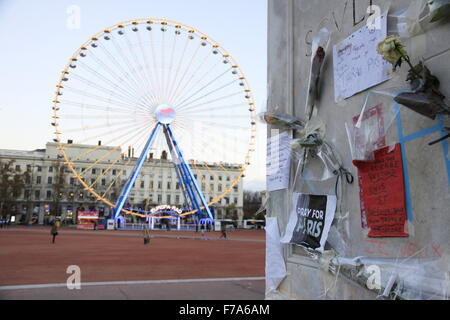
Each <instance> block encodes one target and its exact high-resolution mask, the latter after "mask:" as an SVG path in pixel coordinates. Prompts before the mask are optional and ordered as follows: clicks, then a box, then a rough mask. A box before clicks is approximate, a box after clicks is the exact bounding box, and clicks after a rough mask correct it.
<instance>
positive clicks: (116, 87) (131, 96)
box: [72, 61, 136, 100]
mask: <svg viewBox="0 0 450 320" xmlns="http://www.w3.org/2000/svg"><path fill="white" fill-rule="evenodd" d="M77 64H78V65H79V66H81V67H82V68H83V69H85V70H86V71H88V72H89V73H90V74H91V75H93V76H95V77H96V78H97V79H100V80H102V81H103V82H104V83H106V84H108V85H109V86H110V87H111V88H114V90H118V91H120V92H121V93H122V94H123V95H124V96H127V98H128V99H131V100H133V99H136V94H133V93H132V92H130V91H127V90H125V89H124V88H122V87H121V86H120V85H119V84H120V83H121V82H120V81H116V82H114V81H112V80H110V79H109V78H107V77H106V76H104V75H103V74H101V73H100V72H98V71H96V70H94V69H93V68H92V67H90V66H88V65H87V64H85V63H84V62H82V61H79V62H78V63H77ZM72 74H73V73H72ZM79 77H80V76H79Z"/></svg>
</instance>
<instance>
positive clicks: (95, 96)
mask: <svg viewBox="0 0 450 320" xmlns="http://www.w3.org/2000/svg"><path fill="white" fill-rule="evenodd" d="M64 89H65V90H68V91H70V92H73V93H74V94H77V95H79V96H82V97H89V98H92V99H95V100H97V101H102V102H106V103H108V104H113V105H114V106H121V107H123V108H126V109H130V110H134V109H136V108H139V109H141V110H142V111H148V109H146V108H144V107H143V106H140V105H139V104H138V103H136V104H135V105H134V106H133V105H130V104H128V103H125V102H122V101H118V100H114V99H111V98H107V97H103V96H100V95H98V94H95V93H91V92H88V91H85V90H81V89H75V88H72V87H70V86H65V87H64Z"/></svg>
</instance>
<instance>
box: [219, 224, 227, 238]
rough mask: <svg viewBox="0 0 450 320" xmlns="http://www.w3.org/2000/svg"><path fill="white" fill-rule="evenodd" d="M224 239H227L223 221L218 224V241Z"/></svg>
mask: <svg viewBox="0 0 450 320" xmlns="http://www.w3.org/2000/svg"><path fill="white" fill-rule="evenodd" d="M222 238H224V239H226V238H227V226H226V225H225V223H223V221H222V222H221V223H220V238H219V239H222Z"/></svg>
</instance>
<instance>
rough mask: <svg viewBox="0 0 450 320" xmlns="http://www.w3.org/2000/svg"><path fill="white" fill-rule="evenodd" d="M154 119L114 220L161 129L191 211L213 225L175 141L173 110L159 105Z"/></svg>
mask: <svg viewBox="0 0 450 320" xmlns="http://www.w3.org/2000/svg"><path fill="white" fill-rule="evenodd" d="M154 115H155V118H156V120H157V121H158V122H157V124H156V126H155V128H154V129H153V131H152V133H151V135H150V138H149V139H148V141H147V143H146V145H145V147H144V149H143V151H142V154H141V156H140V157H139V159H138V162H137V164H136V167H135V168H134V170H133V172H132V173H131V176H130V179H129V180H128V182H127V183H126V184H125V186H124V188H123V190H122V192H121V194H120V196H119V198H118V200H117V202H116V206H115V209H114V220H115V222H116V224H117V221H118V219H119V217H120V215H121V213H122V209H123V207H124V205H125V203H126V200H127V199H128V196H129V194H130V192H131V189H132V187H133V185H134V184H135V182H136V180H137V177H138V175H139V172H140V171H141V170H142V166H143V164H144V162H145V159H146V158H147V155H148V153H149V152H150V149H151V148H152V145H153V144H154V142H155V140H156V138H157V136H158V134H159V131H160V130H161V129H163V131H164V134H165V136H166V140H167V143H168V147H169V150H170V151H171V153H172V157H173V163H174V166H175V169H176V172H177V174H178V176H179V179H180V178H181V179H180V182H181V183H182V184H183V189H184V190H185V192H186V196H187V198H188V199H189V200H190V205H191V207H192V211H196V215H197V217H198V220H199V222H200V223H201V224H213V221H214V217H213V214H212V213H211V210H210V208H209V206H208V203H207V202H206V199H205V197H204V195H203V193H202V192H201V190H200V188H199V186H198V183H197V181H196V178H195V176H194V174H193V172H192V170H191V168H190V166H189V165H188V164H187V163H186V161H185V159H184V155H183V152H182V151H181V148H180V147H179V144H178V142H177V141H176V139H175V137H174V134H173V131H172V128H171V126H170V123H171V122H172V121H173V120H174V118H175V110H174V109H173V108H171V107H170V106H168V105H160V106H159V107H158V108H157V109H156V111H155V114H154Z"/></svg>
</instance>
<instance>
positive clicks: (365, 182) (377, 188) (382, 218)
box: [353, 144, 409, 238]
mask: <svg viewBox="0 0 450 320" xmlns="http://www.w3.org/2000/svg"><path fill="white" fill-rule="evenodd" d="M353 163H354V165H355V166H356V167H357V168H358V173H359V178H360V184H361V189H362V193H361V197H362V199H361V200H362V202H363V203H364V206H365V208H364V209H365V212H366V218H367V226H368V228H369V229H370V231H369V237H370V238H383V237H408V236H409V235H408V234H407V233H406V232H405V224H406V220H407V214H406V202H405V184H404V179H403V164H402V150H401V145H400V144H397V145H396V146H395V149H394V150H393V151H392V152H389V147H386V148H382V149H379V150H376V151H375V161H353Z"/></svg>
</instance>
